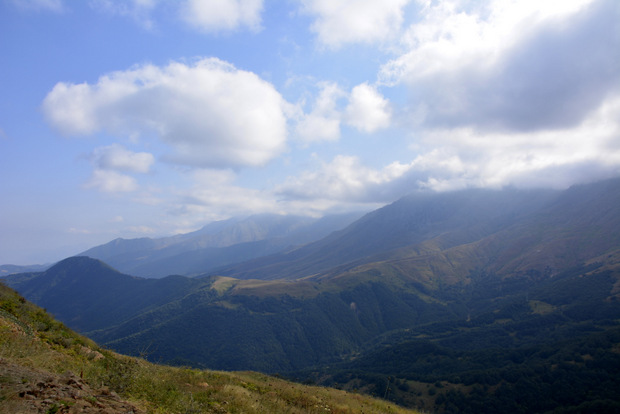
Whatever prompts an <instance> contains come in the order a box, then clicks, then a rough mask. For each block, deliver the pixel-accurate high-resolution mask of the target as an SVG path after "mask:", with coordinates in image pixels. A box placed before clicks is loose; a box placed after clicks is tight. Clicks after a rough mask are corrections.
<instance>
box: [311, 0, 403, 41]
mask: <svg viewBox="0 0 620 414" xmlns="http://www.w3.org/2000/svg"><path fill="white" fill-rule="evenodd" d="M301 1H302V4H303V8H304V11H305V12H307V13H308V14H311V15H314V16H316V20H315V22H314V23H313V24H312V30H313V31H314V32H316V33H317V35H318V40H319V42H320V43H322V44H323V45H326V46H329V47H332V48H338V47H340V46H342V45H344V44H347V43H370V44H377V43H381V42H384V41H386V40H388V39H389V38H391V37H392V36H394V35H395V33H396V32H397V31H398V30H399V28H400V26H401V24H402V21H403V8H404V6H405V5H406V4H407V3H409V1H410V0H383V1H380V2H379V1H376V0H301Z"/></svg>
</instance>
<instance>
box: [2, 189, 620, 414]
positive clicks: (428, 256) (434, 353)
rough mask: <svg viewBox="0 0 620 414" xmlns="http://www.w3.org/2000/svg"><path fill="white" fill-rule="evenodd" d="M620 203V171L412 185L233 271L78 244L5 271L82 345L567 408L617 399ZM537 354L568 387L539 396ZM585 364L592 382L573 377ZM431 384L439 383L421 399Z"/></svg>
mask: <svg viewBox="0 0 620 414" xmlns="http://www.w3.org/2000/svg"><path fill="white" fill-rule="evenodd" d="M619 201H620V180H609V181H605V182H600V183H594V184H589V185H583V186H576V187H572V188H571V189H569V190H566V191H563V192H551V191H530V192H523V191H517V190H503V191H497V192H493V191H482V190H468V191H462V192H456V193H445V194H430V193H429V194H419V195H413V196H411V197H407V198H404V199H402V200H399V201H397V202H395V203H393V204H391V205H389V206H386V207H385V208H382V209H379V210H377V211H375V212H372V213H370V214H367V215H366V216H364V217H363V218H361V219H360V220H358V221H356V222H354V223H353V224H351V225H350V226H348V227H347V228H345V229H343V230H341V231H339V232H336V233H333V234H331V235H329V236H328V237H326V238H324V239H322V240H320V241H318V242H315V243H311V244H309V245H307V246H304V247H301V248H298V249H294V250H291V251H289V252H287V253H286V254H279V255H272V256H269V257H264V258H261V259H260V260H257V261H253V262H248V263H244V264H243V266H235V267H234V268H231V269H229V270H230V272H231V273H230V274H233V275H241V276H243V277H247V279H243V278H233V277H227V276H208V277H207V276H205V277H201V278H193V279H190V278H186V277H181V276H175V277H167V278H163V279H157V280H155V279H141V278H136V277H131V276H127V275H123V274H121V273H119V272H117V271H115V270H114V269H111V268H110V267H108V266H107V265H105V264H103V263H102V262H99V261H96V260H94V259H90V258H84V257H76V258H70V259H67V260H65V261H63V262H61V263H59V264H57V265H56V266H54V267H52V268H50V269H48V270H47V271H45V272H40V273H29V274H22V275H13V276H9V277H8V278H6V280H7V282H8V283H9V284H10V285H11V286H13V287H15V288H16V289H17V290H18V291H20V292H21V293H22V294H23V295H24V296H26V297H27V298H32V299H33V300H34V301H35V302H36V303H39V304H42V303H43V306H45V307H46V308H47V309H49V310H50V311H52V312H53V313H54V314H57V316H59V318H61V320H63V321H65V322H66V323H68V324H69V326H72V327H77V328H79V329H80V330H81V331H82V332H85V333H87V334H88V335H89V336H90V337H92V338H94V339H95V340H97V341H98V342H100V343H102V344H105V345H106V346H108V347H110V348H112V349H115V350H118V351H121V352H126V353H131V354H142V355H144V354H146V355H148V357H149V358H151V359H153V360H157V361H162V362H167V363H171V364H180V365H193V366H197V367H209V368H217V369H234V370H245V369H254V370H260V371H264V372H280V373H289V375H292V376H294V377H295V378H297V379H300V380H306V379H311V380H314V381H324V383H325V384H330V383H331V384H338V385H339V386H342V387H350V388H351V389H353V388H355V389H362V388H364V389H366V390H371V391H370V392H375V393H376V394H379V395H384V393H385V389H386V381H387V378H388V377H391V378H393V379H394V378H398V379H399V381H404V384H407V381H410V382H411V381H413V382H416V383H422V384H424V388H422V389H415V390H414V391H413V392H412V393H408V392H407V391H406V390H407V389H408V388H407V387H412V386H414V385H415V384H413V383H409V385H408V386H404V385H403V383H402V382H401V385H403V386H402V387H401V388H402V389H401V388H398V391H397V390H394V391H393V398H398V401H399V402H401V403H406V404H412V405H416V404H417V406H419V407H421V405H419V404H421V402H420V399H419V398H421V397H420V395H421V394H420V393H425V394H424V398H425V400H424V401H425V402H424V403H425V404H427V405H425V407H426V408H429V407H431V408H432V409H433V410H434V411H442V410H446V409H447V407H448V406H449V404H450V403H454V402H455V401H457V400H458V399H459V398H460V399H461V400H459V401H460V402H459V405H460V406H463V407H470V408H471V409H470V411H475V407H479V406H484V407H494V406H496V407H506V406H510V405H506V404H508V403H509V402H506V401H504V402H502V400H501V396H502V395H503V396H507V395H513V396H514V395H516V394H515V393H517V392H519V390H522V389H523V390H525V389H526V390H527V393H528V396H527V398H524V402H523V404H524V405H523V407H525V408H523V407H521V410H522V411H523V410H524V411H526V412H544V411H549V410H553V409H554V408H557V407H567V406H570V404H576V403H575V402H570V401H569V398H568V397H569V396H570V394H573V395H581V397H580V398H581V400H580V402H579V403H580V404H581V403H584V404H586V403H588V404H590V403H591V404H595V402H596V403H597V404H598V401H599V399H600V400H605V399H609V400H610V401H611V402H612V403H615V401H616V400H617V399H618V398H617V393H615V394H613V395H612V394H610V393H609V391H608V389H609V387H610V386H611V385H610V384H613V380H610V378H617V376H618V375H620V368H618V369H616V368H614V367H620V362H618V361H617V359H618V358H617V352H616V351H617V346H618V344H619V343H620V328H619V327H618V322H617V321H618V320H619V319H620V209H619V208H618V205H620V204H619ZM250 263H254V264H255V265H256V268H255V270H251V269H250V267H249V266H250ZM246 269H247V270H246ZM233 270H236V271H237V272H238V273H234V272H233ZM244 272H246V273H244ZM252 275H254V276H260V277H263V279H264V280H260V279H258V278H254V279H250V278H249V277H251V276H252ZM278 276H280V278H277V277H278ZM61 315H62V317H61ZM614 338H616V339H614ZM593 344H595V345H593ZM593 347H594V348H593ZM595 348H596V349H595ZM566 349H570V350H571V354H570V355H568V354H566V351H565V350H566ZM614 350H616V351H614ZM488 355H493V357H491V358H489V357H488ZM590 358H594V359H593V360H595V361H596V362H589V361H593V360H591V359H590ZM403 361H405V362H403ZM605 361H607V362H605ZM597 364H598V365H597ZM550 366H556V367H559V368H557V369H559V371H558V372H561V373H562V374H563V375H566V378H570V383H569V384H564V388H563V389H566V390H569V391H570V392H569V393H568V394H567V395H568V396H567V395H564V394H565V393H559V392H556V391H553V395H554V399H552V403H551V406H549V405H545V406H544V407H542V408H541V407H539V406H537V405H536V404H537V402H538V401H543V400H546V399H547V400H548V395H549V393H550V392H551V391H550V388H549V387H553V385H547V384H548V383H549V381H551V379H553V378H555V375H556V374H555V373H554V372H552V371H550V370H549V369H547V367H550ZM597 367H604V369H603V370H602V371H600V370H599V371H598V372H599V373H600V374H601V375H600V377H597V380H594V381H593V382H591V383H588V382H587V381H588V380H586V382H585V383H580V382H579V381H580V380H579V379H580V378H594V377H593V376H592V373H593V372H595V371H596V370H597V369H598V368H597ZM614 370H615V371H614ZM524 381H526V382H524ZM438 383H439V384H441V387H446V388H445V389H444V390H443V391H442V390H436V391H435V392H436V394H433V395H430V394H428V392H429V389H430V388H429V387H430V386H435V387H436V385H433V384H438ZM552 383H553V381H551V383H549V384H552ZM412 384H413V385H412ZM532 384H533V385H532ZM426 385H429V387H427V386H426ZM472 387H478V388H476V389H477V390H478V391H476V393H473V392H472V393H471V395H470V394H463V395H461V394H458V393H459V392H461V393H462V392H463V390H472ZM485 387H486V388H485ZM499 389H501V390H502V391H501V393H500V394H497V395H496V394H494V393H495V391H494V390H499ZM582 389H588V390H592V393H591V394H589V395H582V394H583V393H581V394H580V391H579V390H582ZM372 390H374V391H372ZM448 391H450V392H448ZM468 392H469V391H468ZM545 392H546V393H547V396H545V395H544V394H545ZM412 395H413V396H412ZM439 395H442V396H443V397H442V398H438V396H439ZM457 397H458V398H457ZM592 399H594V400H592ZM513 400H514V398H513ZM595 400H596V401H595ZM428 404H431V405H428ZM510 407H512V408H514V409H515V410H517V408H519V407H513V406H510ZM511 410H512V409H511ZM513 411H514V410H513ZM498 412H500V411H498Z"/></svg>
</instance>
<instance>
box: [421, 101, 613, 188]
mask: <svg viewBox="0 0 620 414" xmlns="http://www.w3.org/2000/svg"><path fill="white" fill-rule="evenodd" d="M618 120H620V98H616V99H614V100H611V101H608V102H606V103H605V104H604V105H602V106H601V107H600V108H599V109H597V110H596V111H594V112H593V113H592V114H591V115H590V116H589V117H588V118H587V119H585V120H584V121H583V122H582V123H581V124H580V125H578V126H577V127H574V128H565V129H562V130H552V129H548V130H540V131H534V132H532V131H528V132H520V131H517V132H513V133H502V132H494V131H488V132H485V133H482V132H480V131H477V130H475V129H473V128H471V127H462V128H454V129H435V130H428V131H427V132H426V133H425V135H424V137H423V139H422V140H421V142H419V143H418V148H417V150H418V152H420V155H419V156H418V157H417V158H416V159H415V160H414V162H413V165H414V168H415V169H417V170H420V171H424V172H425V174H426V178H424V179H422V180H421V181H420V185H422V186H425V187H430V188H433V189H436V190H450V189H456V188H464V187H501V186H503V185H507V184H513V185H516V186H518V187H556V188H565V187H567V186H569V185H571V184H574V183H579V182H588V181H592V180H599V179H604V178H609V177H612V176H615V175H618V174H620V145H619V144H618V143H619V142H620V122H619V121H618Z"/></svg>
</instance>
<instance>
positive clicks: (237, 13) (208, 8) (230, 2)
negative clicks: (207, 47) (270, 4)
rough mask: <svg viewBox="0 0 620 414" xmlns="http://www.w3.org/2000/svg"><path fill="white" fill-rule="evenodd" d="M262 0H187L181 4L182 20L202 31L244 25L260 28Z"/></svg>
mask: <svg viewBox="0 0 620 414" xmlns="http://www.w3.org/2000/svg"><path fill="white" fill-rule="evenodd" d="M262 10H263V1H262V0H209V1H203V0H187V1H185V2H184V4H183V5H182V6H181V16H182V18H183V20H185V21H186V22H187V23H189V24H190V25H191V26H193V27H194V28H196V29H198V30H200V31H203V32H209V33H211V32H220V31H231V30H235V29H237V28H239V27H242V26H245V27H248V28H250V29H251V30H254V31H256V30H258V29H260V25H261V12H262Z"/></svg>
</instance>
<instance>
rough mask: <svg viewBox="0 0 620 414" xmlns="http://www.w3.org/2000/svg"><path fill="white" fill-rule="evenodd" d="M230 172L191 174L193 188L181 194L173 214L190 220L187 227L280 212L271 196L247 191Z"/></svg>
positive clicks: (210, 170) (180, 192)
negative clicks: (249, 215) (242, 216)
mask: <svg viewBox="0 0 620 414" xmlns="http://www.w3.org/2000/svg"><path fill="white" fill-rule="evenodd" d="M235 179H236V175H235V174H234V172H232V171H230V170H213V169H198V170H195V171H193V172H192V173H191V176H190V180H191V181H192V182H193V185H192V186H191V188H189V189H184V190H180V191H178V193H177V195H178V197H179V198H178V201H177V202H176V206H175V207H174V208H172V209H171V213H172V214H173V215H175V216H178V217H186V218H187V220H190V221H189V222H186V223H184V226H185V227H192V226H195V225H197V224H199V223H205V222H208V221H213V220H222V219H226V218H229V217H231V216H236V215H245V214H254V213H264V212H277V211H278V210H277V205H276V202H275V200H274V199H273V197H272V196H271V195H270V193H269V192H264V191H260V190H256V189H251V188H244V187H241V186H239V185H237V184H236V183H235Z"/></svg>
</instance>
